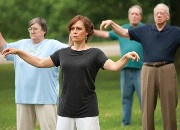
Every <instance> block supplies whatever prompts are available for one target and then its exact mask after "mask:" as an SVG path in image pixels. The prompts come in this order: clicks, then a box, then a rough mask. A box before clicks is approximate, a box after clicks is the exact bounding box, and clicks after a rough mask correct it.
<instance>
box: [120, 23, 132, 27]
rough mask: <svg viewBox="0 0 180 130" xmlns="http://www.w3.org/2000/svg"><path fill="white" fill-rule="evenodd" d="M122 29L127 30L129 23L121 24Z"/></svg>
mask: <svg viewBox="0 0 180 130" xmlns="http://www.w3.org/2000/svg"><path fill="white" fill-rule="evenodd" d="M121 27H122V28H129V27H131V25H130V23H126V24H122V25H121Z"/></svg>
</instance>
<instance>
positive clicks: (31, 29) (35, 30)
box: [28, 28, 40, 32]
mask: <svg viewBox="0 0 180 130" xmlns="http://www.w3.org/2000/svg"><path fill="white" fill-rule="evenodd" d="M39 30H40V29H38V28H28V32H31V31H34V32H37V31H39Z"/></svg>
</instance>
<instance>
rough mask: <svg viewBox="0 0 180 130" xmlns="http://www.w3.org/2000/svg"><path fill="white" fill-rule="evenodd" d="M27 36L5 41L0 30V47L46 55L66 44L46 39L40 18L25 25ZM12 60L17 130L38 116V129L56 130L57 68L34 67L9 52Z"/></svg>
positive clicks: (31, 124)
mask: <svg viewBox="0 0 180 130" xmlns="http://www.w3.org/2000/svg"><path fill="white" fill-rule="evenodd" d="M28 31H29V35H30V39H22V40H19V41H17V42H13V43H9V44H7V42H6V40H5V39H4V38H3V37H2V35H1V33H0V51H2V50H3V49H5V48H7V47H11V48H17V49H19V50H23V51H25V52H26V53H28V54H30V55H33V56H37V57H41V58H43V57H47V56H49V55H51V54H53V53H54V52H55V51H56V50H58V49H61V48H64V47H67V45H66V44H63V43H61V42H59V41H57V40H53V39H45V35H46V34H47V24H46V21H45V20H44V19H42V18H33V19H32V20H30V22H29V27H28ZM6 59H7V60H11V61H13V62H14V68H15V102H16V107H17V113H16V114H17V115H16V116H17V130H33V129H34V126H35V119H36V118H37V120H38V122H39V124H40V128H41V130H55V129H56V122H57V108H56V106H57V102H58V96H59V81H58V79H59V68H58V67H51V68H41V69H40V68H36V67H34V66H32V65H29V64H28V63H26V62H25V61H24V60H22V59H21V58H20V57H19V56H18V55H8V56H7V57H6Z"/></svg>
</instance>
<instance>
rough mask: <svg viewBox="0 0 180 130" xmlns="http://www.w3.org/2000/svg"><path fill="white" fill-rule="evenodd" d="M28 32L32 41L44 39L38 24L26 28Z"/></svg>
mask: <svg viewBox="0 0 180 130" xmlns="http://www.w3.org/2000/svg"><path fill="white" fill-rule="evenodd" d="M28 31H29V34H30V37H31V39H32V40H33V41H38V40H41V39H43V38H44V34H45V32H44V31H43V30H42V28H41V26H40V25H39V24H38V23H35V24H33V25H32V26H31V27H30V28H28Z"/></svg>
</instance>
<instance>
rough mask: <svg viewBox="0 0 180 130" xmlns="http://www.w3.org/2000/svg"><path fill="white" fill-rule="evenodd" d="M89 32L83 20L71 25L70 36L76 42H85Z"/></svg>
mask: <svg viewBox="0 0 180 130" xmlns="http://www.w3.org/2000/svg"><path fill="white" fill-rule="evenodd" d="M87 34H88V33H87V32H86V28H85V26H84V23H83V22H82V21H81V20H79V21H77V22H76V23H74V24H73V25H72V26H71V30H70V37H71V40H72V41H73V42H74V43H82V42H85V38H86V36H87Z"/></svg>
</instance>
